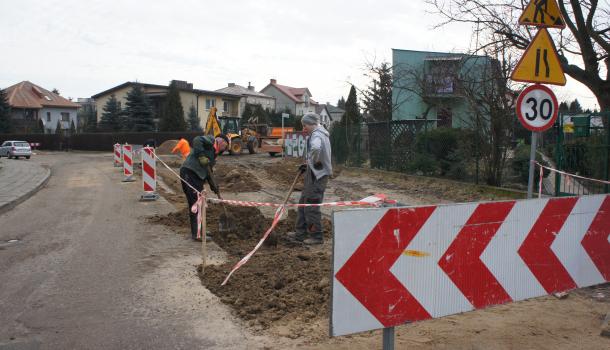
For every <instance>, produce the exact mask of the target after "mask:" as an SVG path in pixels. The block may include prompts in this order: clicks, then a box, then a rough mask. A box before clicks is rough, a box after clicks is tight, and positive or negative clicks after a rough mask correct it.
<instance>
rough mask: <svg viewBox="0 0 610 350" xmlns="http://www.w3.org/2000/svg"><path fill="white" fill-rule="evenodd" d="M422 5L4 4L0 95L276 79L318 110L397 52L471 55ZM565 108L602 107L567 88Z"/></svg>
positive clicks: (260, 1)
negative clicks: (35, 88)
mask: <svg viewBox="0 0 610 350" xmlns="http://www.w3.org/2000/svg"><path fill="white" fill-rule="evenodd" d="M426 10H429V8H426V6H425V5H424V4H423V1H421V0H411V1H402V0H394V1H389V0H352V1H333V0H324V1H320V0H310V1H302V2H292V1H281V0H254V1H245V0H231V1H205V0H199V1H197V0H184V1H181V0H174V1H161V0H147V1H133V0H123V1H115V0H104V1H101V0H86V1H85V0H46V1H35V0H20V1H8V0H2V1H0V47H1V48H2V50H1V52H0V66H1V67H2V68H1V69H0V88H5V87H7V86H10V85H12V84H15V83H17V82H20V81H22V80H30V81H32V82H33V83H35V84H38V85H41V86H42V87H45V88H47V89H53V88H57V89H58V90H59V91H60V92H61V94H62V95H63V96H65V97H72V98H76V97H90V96H91V95H93V94H96V93H98V92H101V91H103V90H106V89H108V88H111V87H113V86H115V85H118V84H121V83H123V82H125V81H135V80H137V81H140V82H145V83H153V84H163V85H166V84H168V83H169V81H170V80H172V79H179V80H187V81H189V82H192V83H193V84H194V86H195V88H198V89H205V90H216V89H219V88H222V87H225V86H226V84H227V83H229V82H233V83H237V84H239V85H244V86H246V85H247V84H248V82H249V81H250V82H252V84H253V85H254V86H255V87H256V88H257V90H260V89H261V88H263V87H264V86H265V85H267V83H268V82H269V79H270V78H275V79H277V81H278V83H280V84H285V85H289V86H294V87H308V88H309V90H310V91H311V93H312V94H313V98H314V99H315V100H317V101H319V102H327V101H328V102H331V103H333V104H335V103H336V101H337V99H338V98H339V97H341V96H345V97H347V93H348V91H349V84H348V82H353V83H354V84H356V85H357V86H358V87H359V88H360V87H363V86H364V85H366V83H367V81H366V79H365V78H364V77H363V73H364V66H365V63H366V62H367V61H372V60H376V61H377V62H379V61H381V60H388V61H390V60H391V49H392V48H398V49H411V50H426V51H443V52H445V51H446V52H463V51H465V50H466V49H467V48H468V47H469V44H470V28H469V27H467V26H458V25H454V26H450V27H446V28H443V29H435V30H433V29H432V28H431V26H432V25H433V24H435V23H438V21H439V18H438V17H436V16H434V15H431V14H429V13H427V12H426ZM568 80H569V83H568V85H567V86H566V87H562V88H556V89H555V92H556V94H557V97H558V98H559V100H564V99H570V100H571V99H573V98H578V100H579V101H580V102H581V104H582V105H584V106H587V107H592V108H593V107H595V106H596V100H595V99H594V98H593V95H592V94H591V93H590V92H588V90H587V89H586V88H584V87H583V86H582V85H580V84H579V83H577V82H575V81H573V80H571V79H570V78H568Z"/></svg>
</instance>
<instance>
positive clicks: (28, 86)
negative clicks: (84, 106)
mask: <svg viewBox="0 0 610 350" xmlns="http://www.w3.org/2000/svg"><path fill="white" fill-rule="evenodd" d="M5 91H6V94H7V96H8V104H9V105H10V106H11V107H13V108H32V109H40V108H43V107H63V108H78V107H79V106H78V104H76V103H74V102H72V101H70V100H68V99H66V98H63V97H61V96H59V95H58V94H55V93H53V92H51V91H49V90H47V89H44V88H42V87H40V86H38V85H36V84H33V83H31V82H29V81H27V80H26V81H22V82H21V83H17V84H15V85H13V86H9V87H7V88H6V90H5Z"/></svg>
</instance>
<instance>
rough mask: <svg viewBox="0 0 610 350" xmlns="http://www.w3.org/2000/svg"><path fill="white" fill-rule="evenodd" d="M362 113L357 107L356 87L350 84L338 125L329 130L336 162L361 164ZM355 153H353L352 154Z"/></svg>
mask: <svg viewBox="0 0 610 350" xmlns="http://www.w3.org/2000/svg"><path fill="white" fill-rule="evenodd" d="M361 121H362V115H361V114H360V108H359V107H358V100H357V96H356V88H355V87H354V86H353V85H352V87H351V88H350V91H349V95H348V96H347V101H345V113H344V114H343V117H342V118H341V122H340V124H339V126H336V127H333V128H332V130H331V135H330V136H331V147H332V149H333V154H334V157H335V160H336V161H337V162H338V163H344V162H349V163H353V164H354V165H357V166H359V165H361V164H360V163H361V160H362V159H361V157H360V152H359V150H360V123H361ZM354 153H355V155H354Z"/></svg>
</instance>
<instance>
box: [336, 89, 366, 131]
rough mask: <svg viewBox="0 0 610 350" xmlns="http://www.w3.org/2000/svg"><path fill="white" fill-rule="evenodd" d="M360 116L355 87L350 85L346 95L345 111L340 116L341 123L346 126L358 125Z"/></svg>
mask: <svg viewBox="0 0 610 350" xmlns="http://www.w3.org/2000/svg"><path fill="white" fill-rule="evenodd" d="M361 118H362V116H361V114H360V107H358V98H357V96H356V88H355V87H354V86H353V85H352V87H351V88H350V90H349V95H348V96H347V101H345V113H344V114H343V118H341V124H343V125H346V126H352V125H358V124H360V122H361Z"/></svg>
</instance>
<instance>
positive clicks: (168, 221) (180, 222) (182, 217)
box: [147, 210, 190, 229]
mask: <svg viewBox="0 0 610 350" xmlns="http://www.w3.org/2000/svg"><path fill="white" fill-rule="evenodd" d="M147 221H148V222H149V223H151V224H159V225H165V226H167V227H171V228H173V229H176V228H177V229H180V228H186V229H188V228H189V227H190V223H189V216H188V213H187V211H186V210H178V211H175V212H171V213H169V214H166V215H159V214H156V215H153V216H149V217H148V218H147Z"/></svg>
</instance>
